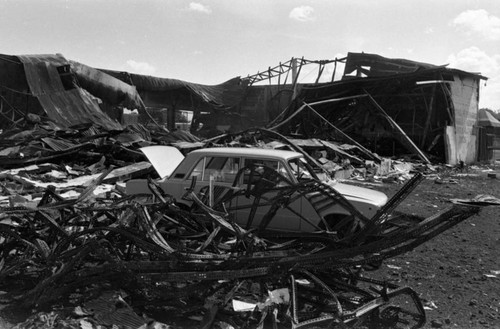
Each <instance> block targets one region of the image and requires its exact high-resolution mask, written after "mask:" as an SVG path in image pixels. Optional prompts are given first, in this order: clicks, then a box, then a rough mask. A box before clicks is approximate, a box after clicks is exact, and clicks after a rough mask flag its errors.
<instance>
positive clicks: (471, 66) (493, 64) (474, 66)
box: [448, 47, 500, 76]
mask: <svg viewBox="0 0 500 329" xmlns="http://www.w3.org/2000/svg"><path fill="white" fill-rule="evenodd" d="M448 63H450V66H451V67H454V68H457V69H460V70H464V71H469V72H480V73H481V74H483V75H486V76H495V75H498V74H499V73H500V55H493V56H489V55H488V54H486V53H485V52H484V51H482V50H481V49H479V48H477V47H469V48H466V49H462V50H460V51H459V52H458V53H457V54H451V55H450V56H448Z"/></svg>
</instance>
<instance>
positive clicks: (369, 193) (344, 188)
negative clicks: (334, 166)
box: [325, 180, 388, 207]
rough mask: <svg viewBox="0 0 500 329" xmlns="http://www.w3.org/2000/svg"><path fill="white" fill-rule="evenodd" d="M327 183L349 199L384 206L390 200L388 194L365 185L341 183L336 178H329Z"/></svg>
mask: <svg viewBox="0 0 500 329" xmlns="http://www.w3.org/2000/svg"><path fill="white" fill-rule="evenodd" d="M325 183H327V184H328V185H330V186H331V187H333V188H334V189H335V190H336V191H337V192H339V193H341V194H342V195H344V197H345V198H346V199H347V200H349V201H362V202H366V203H370V204H373V205H374V206H377V207H382V206H383V205H385V204H386V203H387V200H388V198H387V195H385V194H384V193H382V192H379V191H375V190H372V189H368V188H365V187H359V186H354V185H349V184H344V183H339V182H337V181H335V180H329V181H327V182H325Z"/></svg>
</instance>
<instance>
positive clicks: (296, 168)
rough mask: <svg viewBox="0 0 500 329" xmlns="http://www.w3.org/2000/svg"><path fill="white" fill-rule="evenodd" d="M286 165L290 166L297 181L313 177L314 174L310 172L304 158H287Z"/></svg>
mask: <svg viewBox="0 0 500 329" xmlns="http://www.w3.org/2000/svg"><path fill="white" fill-rule="evenodd" d="M288 165H289V166H290V169H291V170H292V173H293V175H294V176H295V177H296V178H297V180H298V181H300V180H303V179H312V178H315V175H314V174H313V173H312V172H311V170H310V168H309V166H308V165H307V162H306V160H305V159H304V158H295V159H291V160H288Z"/></svg>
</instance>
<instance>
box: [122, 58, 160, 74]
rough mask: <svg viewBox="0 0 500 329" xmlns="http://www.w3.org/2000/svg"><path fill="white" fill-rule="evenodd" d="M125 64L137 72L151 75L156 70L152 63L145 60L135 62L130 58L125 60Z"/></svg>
mask: <svg viewBox="0 0 500 329" xmlns="http://www.w3.org/2000/svg"><path fill="white" fill-rule="evenodd" d="M127 66H128V67H130V68H131V69H132V71H134V73H137V74H144V75H153V73H155V72H156V68H155V67H154V66H153V65H151V64H149V63H145V62H136V61H134V60H131V59H129V60H128V61H127Z"/></svg>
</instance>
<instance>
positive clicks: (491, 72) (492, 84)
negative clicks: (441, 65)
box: [448, 47, 500, 110]
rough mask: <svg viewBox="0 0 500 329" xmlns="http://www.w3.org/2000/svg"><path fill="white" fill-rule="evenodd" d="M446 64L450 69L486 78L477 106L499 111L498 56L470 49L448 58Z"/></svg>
mask: <svg viewBox="0 0 500 329" xmlns="http://www.w3.org/2000/svg"><path fill="white" fill-rule="evenodd" d="M448 62H449V63H450V67H454V68H457V69H460V70H464V71H468V72H479V73H481V74H482V75H483V76H486V77H488V81H487V82H486V86H485V87H483V86H482V87H481V96H480V99H479V106H480V107H487V108H490V109H493V110H500V55H493V56H489V55H488V54H486V53H485V52H484V51H482V50H481V49H479V48H477V47H470V48H466V49H462V50H460V51H459V52H458V53H457V54H451V55H450V56H448Z"/></svg>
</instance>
